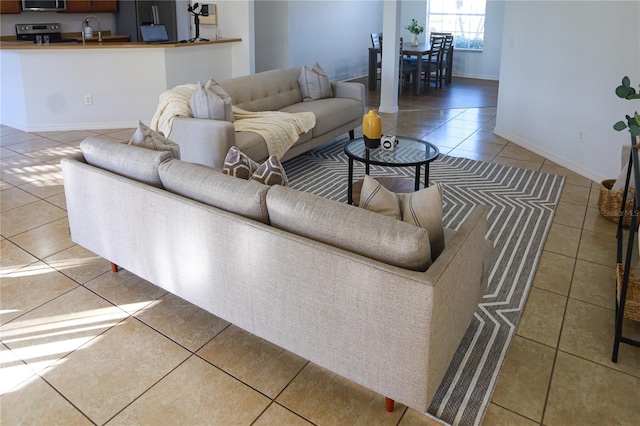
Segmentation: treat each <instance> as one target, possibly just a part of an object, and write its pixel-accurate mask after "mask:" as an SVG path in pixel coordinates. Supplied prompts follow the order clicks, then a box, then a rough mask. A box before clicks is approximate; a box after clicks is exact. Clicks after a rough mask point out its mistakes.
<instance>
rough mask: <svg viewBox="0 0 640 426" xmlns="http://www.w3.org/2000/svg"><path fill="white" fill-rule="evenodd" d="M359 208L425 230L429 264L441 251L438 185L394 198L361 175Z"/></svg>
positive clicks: (375, 181)
mask: <svg viewBox="0 0 640 426" xmlns="http://www.w3.org/2000/svg"><path fill="white" fill-rule="evenodd" d="M360 207H363V208H365V209H367V210H371V211H374V212H377V213H381V214H384V215H385V216H390V217H394V218H396V219H399V220H402V221H403V222H407V223H412V224H414V225H416V226H419V227H420V228H424V229H426V230H427V233H428V234H429V242H430V244H431V260H432V261H435V260H436V258H437V257H438V256H439V255H440V253H442V251H443V250H444V230H443V227H442V184H436V185H433V186H430V187H428V188H425V189H423V190H420V191H416V192H410V193H407V194H395V193H393V192H391V191H389V190H388V189H386V188H385V187H384V186H382V185H381V184H380V182H378V181H377V180H375V179H374V178H372V177H370V176H368V175H365V177H364V182H363V183H362V189H361V191H360Z"/></svg>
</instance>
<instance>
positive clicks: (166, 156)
mask: <svg viewBox="0 0 640 426" xmlns="http://www.w3.org/2000/svg"><path fill="white" fill-rule="evenodd" d="M80 150H82V155H83V156H84V159H85V160H86V161H87V163H89V164H91V165H93V166H97V167H100V168H102V169H105V170H109V171H110V172H114V173H117V174H119V175H122V176H126V177H128V178H131V179H135V180H137V181H139V182H143V183H146V184H148V185H153V186H156V187H159V188H162V181H161V180H160V176H159V174H158V166H159V165H160V164H161V163H163V162H165V161H167V160H170V159H171V158H173V157H172V155H171V152H169V151H154V150H150V149H146V148H140V147H137V146H134V145H127V144H126V143H122V142H114V141H113V140H111V139H109V138H106V137H104V136H91V137H88V138H86V139H85V140H83V141H82V142H81V143H80Z"/></svg>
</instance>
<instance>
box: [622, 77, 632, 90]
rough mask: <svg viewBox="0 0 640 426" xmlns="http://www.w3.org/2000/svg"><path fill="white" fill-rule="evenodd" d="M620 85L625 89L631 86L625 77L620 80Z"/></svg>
mask: <svg viewBox="0 0 640 426" xmlns="http://www.w3.org/2000/svg"><path fill="white" fill-rule="evenodd" d="M622 85H623V86H624V87H626V88H629V87H630V86H631V81H630V80H629V77H627V76H626V75H625V76H624V77H623V78H622Z"/></svg>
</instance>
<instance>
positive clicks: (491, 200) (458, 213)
mask: <svg viewBox="0 0 640 426" xmlns="http://www.w3.org/2000/svg"><path fill="white" fill-rule="evenodd" d="M347 142H348V139H344V140H339V141H337V142H334V143H331V144H329V145H324V146H323V147H321V148H318V149H316V150H313V151H309V152H307V153H306V154H303V155H300V156H298V157H296V158H294V159H292V160H290V161H287V162H285V163H284V167H285V170H286V173H287V176H288V178H289V185H290V186H291V187H292V188H295V189H298V190H302V191H307V192H311V193H314V194H317V195H320V196H323V197H326V198H331V199H334V200H337V201H342V202H346V201H347V176H348V159H347V156H346V155H345V154H344V145H345V144H346V143H347ZM414 173H415V168H413V167H402V168H390V167H380V166H371V168H370V174H371V175H372V176H374V177H376V176H406V177H410V178H413V177H414ZM363 176H364V165H362V164H361V163H358V162H354V180H355V179H359V178H362V177H363ZM423 178H424V173H423ZM429 180H430V185H431V184H434V183H442V184H443V185H444V193H443V215H444V216H443V223H444V226H445V227H447V228H452V229H457V228H458V226H459V225H460V224H461V223H462V222H463V221H464V220H465V218H466V215H467V214H468V212H469V211H470V210H471V207H472V206H474V205H478V204H485V205H486V206H487V208H488V220H487V235H486V237H487V238H488V239H489V240H491V241H493V244H494V247H495V251H494V258H493V264H492V267H491V272H490V276H489V286H488V288H487V293H486V295H485V296H484V298H483V300H482V302H481V303H480V304H479V305H478V309H477V310H476V312H475V315H474V318H473V320H472V323H471V324H470V325H469V328H468V329H467V332H466V334H465V336H464V338H463V341H462V342H461V344H460V346H459V347H458V350H457V352H456V354H455V356H454V359H453V361H452V362H451V364H450V366H449V369H448V371H447V374H446V375H445V377H444V379H443V381H442V383H441V385H440V387H439V389H438V391H437V393H436V395H435V397H434V399H433V401H432V402H431V406H430V408H429V410H428V412H427V413H426V414H427V415H429V416H433V417H435V418H437V419H439V420H440V421H444V422H445V423H448V424H452V425H479V424H480V423H481V422H482V418H483V417H484V414H485V412H486V409H487V407H488V406H489V402H490V401H491V395H492V393H493V390H494V388H495V385H496V382H497V380H498V375H499V374H500V370H501V368H502V365H503V363H504V359H505V356H506V354H507V350H508V349H509V345H510V344H511V341H512V340H513V337H514V335H515V332H516V328H517V325H518V321H519V319H520V317H521V315H522V311H523V309H524V305H525V302H526V300H527V296H528V294H529V290H530V288H531V285H532V282H533V277H534V275H535V272H536V268H537V265H538V261H539V259H540V255H541V253H542V249H543V246H544V242H545V240H546V237H547V234H548V232H549V228H550V226H551V222H552V220H553V215H554V212H555V208H556V206H557V204H558V201H559V199H560V194H561V192H562V186H563V184H564V177H563V176H557V175H552V174H548V173H542V172H536V171H530V170H523V169H518V168H514V167H508V166H503V165H500V164H494V163H486V162H482V161H475V160H469V159H465V158H458V157H449V156H445V155H441V156H440V158H438V159H436V160H435V161H434V162H432V163H431V165H430V170H429ZM423 183H424V182H423Z"/></svg>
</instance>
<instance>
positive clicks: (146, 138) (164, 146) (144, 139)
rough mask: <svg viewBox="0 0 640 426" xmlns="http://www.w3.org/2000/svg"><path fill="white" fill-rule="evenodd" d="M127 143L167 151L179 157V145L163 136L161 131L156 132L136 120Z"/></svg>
mask: <svg viewBox="0 0 640 426" xmlns="http://www.w3.org/2000/svg"><path fill="white" fill-rule="evenodd" d="M129 145H134V146H139V147H141V148H147V149H153V150H154V151H169V152H171V155H172V156H173V158H175V159H178V160H179V159H180V147H179V146H178V144H177V143H175V142H173V141H170V140H169V139H167V138H165V137H164V136H163V135H162V133H159V132H156V131H154V130H152V129H151V128H149V126H146V125H145V124H144V123H142V121H140V120H138V128H137V129H136V131H135V133H134V134H133V136H132V137H131V139H130V140H129Z"/></svg>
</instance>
